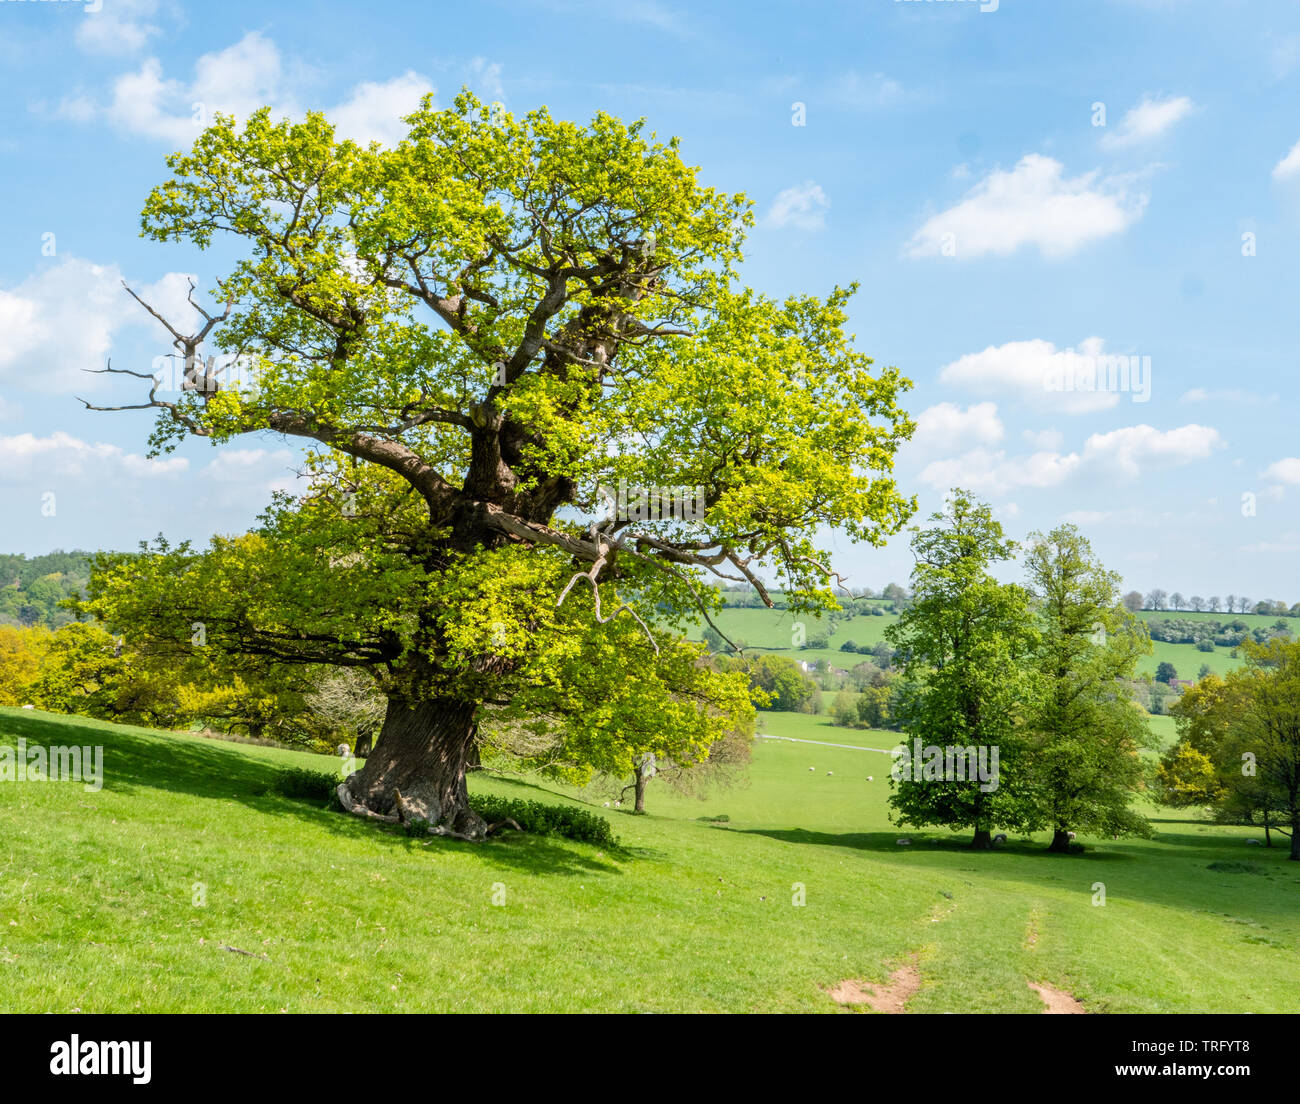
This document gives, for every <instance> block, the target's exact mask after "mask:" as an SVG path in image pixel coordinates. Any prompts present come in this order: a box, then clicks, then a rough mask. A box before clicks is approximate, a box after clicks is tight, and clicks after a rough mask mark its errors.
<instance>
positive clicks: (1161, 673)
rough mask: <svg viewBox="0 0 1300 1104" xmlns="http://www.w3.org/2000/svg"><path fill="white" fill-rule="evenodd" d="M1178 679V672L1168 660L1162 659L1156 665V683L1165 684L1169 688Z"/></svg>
mask: <svg viewBox="0 0 1300 1104" xmlns="http://www.w3.org/2000/svg"><path fill="white" fill-rule="evenodd" d="M1177 677H1178V672H1177V671H1176V670H1174V665H1173V664H1172V663H1170V662H1169V661H1168V660H1167V659H1162V660H1161V661H1160V662H1159V663H1158V664H1156V682H1163V683H1164V684H1165V685H1166V686H1168V685H1169V684H1170V683H1171V682H1172V681H1173V680H1174V679H1176V678H1177Z"/></svg>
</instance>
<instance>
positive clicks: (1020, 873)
mask: <svg viewBox="0 0 1300 1104" xmlns="http://www.w3.org/2000/svg"><path fill="white" fill-rule="evenodd" d="M1189 823H1199V822H1195V821H1193V822H1189ZM724 830H728V831H733V832H737V833H739V834H742V835H757V836H767V837H768V838H770V839H777V840H781V841H782V842H785V843H792V844H800V845H809V846H815V847H841V848H846V849H848V850H852V851H867V852H872V853H873V854H876V855H881V856H884V855H889V856H890V857H892V858H894V859H896V860H897V861H898V865H899V866H900V867H904V866H909V865H914V862H912V861H909V860H914V859H915V857H916V856H918V855H920V856H932V855H940V856H945V857H949V858H956V857H962V858H965V859H967V860H968V861H970V862H977V863H979V864H980V866H979V868H978V871H979V873H980V874H983V875H986V876H988V877H990V878H994V879H999V880H1004V881H1008V882H1013V881H1014V882H1024V881H1026V880H1030V879H1036V878H1041V879H1042V880H1043V881H1045V882H1059V881H1064V880H1066V879H1067V878H1068V877H1070V876H1071V875H1072V874H1074V873H1076V872H1085V871H1086V873H1084V874H1083V878H1082V883H1083V884H1089V883H1090V882H1091V879H1092V876H1093V875H1095V874H1096V875H1100V874H1103V872H1104V876H1105V877H1122V876H1124V875H1125V874H1131V873H1133V872H1135V871H1138V872H1140V871H1141V870H1142V868H1143V867H1144V866H1147V867H1148V868H1149V866H1150V864H1151V863H1152V862H1155V863H1156V864H1158V865H1160V866H1162V867H1163V868H1164V871H1165V873H1167V874H1169V875H1170V876H1171V877H1170V879H1169V880H1168V881H1163V880H1158V879H1153V878H1150V877H1146V878H1142V879H1141V880H1139V881H1136V882H1134V883H1132V884H1130V883H1129V882H1127V881H1125V882H1124V883H1123V894H1124V895H1125V896H1127V897H1133V898H1137V899H1141V900H1143V901H1145V902H1147V903H1149V904H1156V905H1161V906H1165V907H1170V908H1179V909H1183V910H1187V911H1193V912H1204V911H1211V912H1213V911H1214V910H1212V909H1208V908H1207V907H1206V906H1205V905H1204V904H1203V903H1202V902H1200V901H1198V900H1197V899H1196V898H1195V897H1194V896H1192V894H1193V893H1194V892H1195V886H1196V883H1195V882H1193V881H1192V878H1195V879H1196V880H1198V881H1201V880H1203V884H1204V886H1206V887H1214V888H1216V889H1220V890H1222V889H1227V890H1232V891H1235V892H1237V893H1238V894H1240V895H1241V897H1242V899H1241V902H1240V905H1239V907H1240V908H1242V909H1244V910H1248V911H1250V912H1252V913H1254V914H1256V915H1258V916H1259V917H1261V918H1268V919H1271V920H1275V921H1278V922H1282V923H1285V924H1286V925H1288V926H1289V925H1293V924H1294V917H1295V911H1296V910H1295V902H1293V901H1291V900H1288V899H1284V898H1283V897H1282V896H1281V895H1280V894H1279V893H1278V892H1277V890H1278V889H1279V888H1280V887H1281V884H1282V883H1283V882H1293V881H1294V882H1300V863H1291V862H1290V861H1288V860H1287V858H1286V850H1285V849H1279V848H1277V847H1274V848H1272V849H1271V852H1270V851H1268V850H1266V849H1265V848H1263V847H1248V846H1246V845H1245V843H1244V840H1243V841H1241V842H1242V844H1243V846H1241V847H1240V848H1238V847H1236V846H1235V844H1236V842H1237V841H1235V840H1228V841H1225V840H1223V837H1219V839H1220V842H1219V844H1218V845H1217V846H1215V845H1214V844H1213V843H1212V842H1211V841H1210V840H1207V839H1206V838H1205V837H1204V836H1201V835H1199V834H1197V835H1191V834H1183V833H1164V832H1162V833H1159V834H1158V835H1157V836H1156V837H1155V838H1154V839H1153V840H1150V841H1144V843H1145V845H1146V846H1149V845H1150V844H1151V843H1168V844H1169V845H1170V847H1171V851H1172V852H1173V853H1172V854H1170V855H1160V854H1155V855H1153V854H1151V853H1150V852H1148V853H1147V854H1145V855H1144V854H1140V853H1137V852H1135V851H1133V850H1131V849H1130V847H1126V846H1125V841H1123V840H1116V841H1099V842H1098V843H1094V842H1089V843H1087V844H1085V846H1084V848H1083V850H1081V851H1074V852H1070V853H1069V854H1061V853H1060V852H1055V851H1049V850H1048V849H1047V847H1046V846H1045V844H1043V843H1040V842H1037V841H1035V842H1031V843H1026V842H1023V837H1022V838H1021V839H1010V840H1008V842H1007V843H1005V844H1002V845H999V846H997V847H994V848H992V849H990V850H983V851H976V850H974V849H972V848H971V847H970V845H969V840H968V839H966V838H964V837H959V836H954V837H951V838H945V837H935V836H928V835H923V834H920V833H911V832H907V831H905V830H900V831H898V832H814V831H810V830H808V829H805V828H731V829H724ZM901 838H909V839H911V841H912V842H911V844H910V845H907V846H902V847H900V846H899V845H898V840H899V839H901ZM1133 842H1135V841H1129V843H1130V845H1131V844H1132V843H1133ZM1229 857H1235V858H1240V859H1249V860H1254V861H1255V862H1256V863H1257V864H1258V865H1260V866H1262V867H1263V869H1264V871H1265V872H1267V874H1268V876H1266V877H1261V876H1259V875H1258V874H1256V875H1250V874H1236V873H1223V872H1218V871H1214V870H1210V869H1207V867H1208V864H1209V863H1210V862H1212V861H1215V860H1223V859H1225V858H1229ZM1008 860H1013V861H1011V862H1008ZM1023 860H1034V862H1033V863H1032V865H1029V866H1027V865H1026V864H1025V862H1024V861H1023ZM1175 864H1185V865H1182V866H1181V868H1180V867H1179V866H1178V865H1175ZM945 868H946V869H952V868H950V867H940V866H934V865H927V866H926V867H925V869H926V870H927V871H929V872H932V873H933V872H936V871H939V870H941V869H945ZM1293 868H1294V869H1293ZM966 869H970V868H969V867H967V868H966ZM1225 879H1227V880H1225ZM1254 891H1260V892H1261V893H1263V894H1266V895H1265V896H1258V897H1257V896H1255V894H1254ZM1247 895H1249V899H1245V898H1246V897H1247ZM1215 915H1227V914H1226V913H1223V914H1221V913H1217V912H1216V913H1215Z"/></svg>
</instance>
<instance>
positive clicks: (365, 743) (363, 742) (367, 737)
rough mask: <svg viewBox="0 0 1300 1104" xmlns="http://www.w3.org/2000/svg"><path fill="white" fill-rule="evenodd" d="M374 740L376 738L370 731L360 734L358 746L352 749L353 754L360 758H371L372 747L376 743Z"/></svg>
mask: <svg viewBox="0 0 1300 1104" xmlns="http://www.w3.org/2000/svg"><path fill="white" fill-rule="evenodd" d="M374 742H375V739H374V737H373V736H372V735H371V734H370V733H369V732H367V733H364V734H362V735H358V736H357V746H356V747H355V748H353V749H352V754H353V755H355V756H356V757H357V758H358V759H369V758H370V749H371V747H372V746H373V745H374Z"/></svg>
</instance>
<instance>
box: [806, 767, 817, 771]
mask: <svg viewBox="0 0 1300 1104" xmlns="http://www.w3.org/2000/svg"><path fill="white" fill-rule="evenodd" d="M808 769H809V770H810V771H815V770H816V769H817V768H816V767H809V768H808Z"/></svg>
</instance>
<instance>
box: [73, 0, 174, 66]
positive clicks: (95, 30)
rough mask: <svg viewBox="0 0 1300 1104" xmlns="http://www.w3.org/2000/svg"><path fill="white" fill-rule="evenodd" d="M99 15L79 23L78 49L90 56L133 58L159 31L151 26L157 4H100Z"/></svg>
mask: <svg viewBox="0 0 1300 1104" xmlns="http://www.w3.org/2000/svg"><path fill="white" fill-rule="evenodd" d="M101 3H102V5H103V6H102V7H101V8H100V9H99V11H97V12H94V13H91V12H89V10H88V11H87V16H88V18H85V19H79V20H78V21H77V31H76V34H75V36H74V37H75V38H76V41H77V45H78V46H79V47H80V48H81V49H83V50H85V51H86V52H87V53H91V54H134V53H137V52H138V51H140V50H142V49H144V47H145V45H146V44H147V43H148V41H149V39H151V38H152V37H153V36H154V35H156V34H158V32H159V28H158V27H157V26H156V25H155V24H153V23H150V22H148V19H149V17H150V16H152V15H156V14H157V12H158V0H101Z"/></svg>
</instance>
